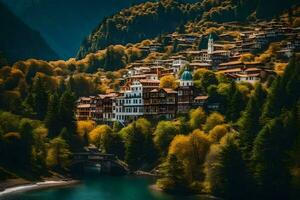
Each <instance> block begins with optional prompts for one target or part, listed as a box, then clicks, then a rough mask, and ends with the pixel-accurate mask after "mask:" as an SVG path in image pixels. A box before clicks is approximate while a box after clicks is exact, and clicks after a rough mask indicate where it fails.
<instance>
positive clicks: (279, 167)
mask: <svg viewBox="0 0 300 200" xmlns="http://www.w3.org/2000/svg"><path fill="white" fill-rule="evenodd" d="M287 139H288V137H286V132H285V130H284V125H283V124H282V121H281V119H279V118H276V119H274V120H271V121H270V122H269V123H268V124H266V125H265V126H264V128H263V129H262V130H261V131H260V132H259V134H258V136H257V137H256V139H255V141H254V147H253V155H252V160H253V166H254V177H255V180H256V182H257V186H258V195H259V196H260V197H261V198H262V199H289V195H288V194H289V184H290V175H289V169H288V165H287V158H288V155H287V152H286V150H287V148H286V147H287V145H286V144H287ZM288 140H289V139H288Z"/></svg>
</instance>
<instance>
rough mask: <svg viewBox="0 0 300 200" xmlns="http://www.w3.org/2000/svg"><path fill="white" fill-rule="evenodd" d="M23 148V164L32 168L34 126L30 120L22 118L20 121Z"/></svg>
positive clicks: (21, 158) (21, 157)
mask: <svg viewBox="0 0 300 200" xmlns="http://www.w3.org/2000/svg"><path fill="white" fill-rule="evenodd" d="M19 129H20V135H21V149H19V151H20V152H21V153H22V155H20V160H21V163H20V164H21V165H22V166H23V167H25V168H26V169H31V164H32V161H33V159H32V146H33V133H32V131H33V127H32V125H31V124H30V121H28V120H22V121H21V123H20V128H19Z"/></svg>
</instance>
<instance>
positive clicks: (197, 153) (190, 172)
mask: <svg viewBox="0 0 300 200" xmlns="http://www.w3.org/2000/svg"><path fill="white" fill-rule="evenodd" d="M209 146H210V140H209V137H208V135H206V134H205V133H204V132H203V131H201V130H199V129H197V130H195V131H194V132H193V133H191V134H190V135H187V136H186V135H177V136H176V137H175V138H174V139H173V141H172V142H171V145H170V148H169V155H176V157H177V158H178V159H179V160H181V161H182V162H183V164H184V171H185V174H186V176H187V178H188V179H189V180H191V181H193V179H194V177H198V176H199V175H200V174H201V170H199V169H200V168H201V166H202V164H203V162H204V160H205V157H206V154H207V152H208V150H209Z"/></svg>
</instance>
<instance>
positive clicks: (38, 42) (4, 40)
mask: <svg viewBox="0 0 300 200" xmlns="http://www.w3.org/2000/svg"><path fill="white" fill-rule="evenodd" d="M0 24H1V31H0V60H2V61H3V60H5V62H1V63H0V64H5V63H7V61H8V62H9V63H12V62H15V61H18V60H22V59H28V58H38V59H44V60H52V59H57V58H58V56H57V55H56V53H55V52H54V51H53V50H52V49H51V48H50V47H49V46H48V44H47V43H46V42H45V40H44V39H43V38H42V36H41V35H40V33H39V32H37V31H35V30H33V29H31V28H29V27H28V26H27V25H26V24H25V23H24V22H22V20H20V19H19V18H18V17H17V16H15V15H14V14H13V13H12V12H11V11H10V10H9V9H8V8H7V7H6V6H5V5H4V4H3V3H1V2H0ZM3 57H4V58H5V59H4V58H3ZM6 60H7V61H6Z"/></svg>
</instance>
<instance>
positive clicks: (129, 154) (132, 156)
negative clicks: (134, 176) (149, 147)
mask: <svg viewBox="0 0 300 200" xmlns="http://www.w3.org/2000/svg"><path fill="white" fill-rule="evenodd" d="M143 141H144V137H143V135H142V133H141V132H140V131H138V130H137V127H136V123H135V122H134V123H133V124H132V129H131V132H130V133H129V134H128V136H127V142H126V145H125V160H126V162H127V164H129V166H130V167H131V168H132V169H137V168H139V167H140V165H141V164H142V155H141V154H142V152H143V148H144V147H143Z"/></svg>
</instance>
